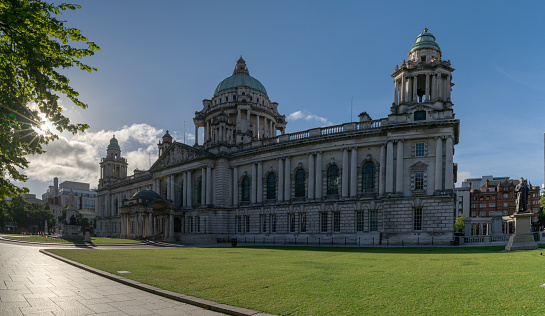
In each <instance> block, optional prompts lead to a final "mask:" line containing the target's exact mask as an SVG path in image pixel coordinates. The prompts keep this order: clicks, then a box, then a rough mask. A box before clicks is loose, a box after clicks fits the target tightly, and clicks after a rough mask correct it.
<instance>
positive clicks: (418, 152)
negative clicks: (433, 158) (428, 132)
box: [414, 142, 426, 157]
mask: <svg viewBox="0 0 545 316" xmlns="http://www.w3.org/2000/svg"><path fill="white" fill-rule="evenodd" d="M425 145H426V144H425V143H424V142H420V143H416V144H414V155H415V156H416V157H424V153H425V152H424V149H425V148H426V146H425Z"/></svg>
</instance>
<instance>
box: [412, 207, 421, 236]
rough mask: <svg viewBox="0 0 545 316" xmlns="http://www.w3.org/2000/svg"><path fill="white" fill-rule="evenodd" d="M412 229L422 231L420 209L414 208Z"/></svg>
mask: <svg viewBox="0 0 545 316" xmlns="http://www.w3.org/2000/svg"><path fill="white" fill-rule="evenodd" d="M413 229H414V230H422V208H421V207H415V208H414V209H413Z"/></svg>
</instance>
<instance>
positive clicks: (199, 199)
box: [97, 30, 459, 245]
mask: <svg viewBox="0 0 545 316" xmlns="http://www.w3.org/2000/svg"><path fill="white" fill-rule="evenodd" d="M453 70H454V69H453V68H451V67H450V61H442V60H441V50H440V49H439V46H438V45H437V44H436V43H435V37H433V35H432V34H431V33H428V32H427V30H424V32H423V33H422V34H420V35H419V36H418V37H417V40H416V43H415V44H414V45H413V47H412V49H411V51H410V53H409V60H408V61H403V63H402V65H401V66H396V68H395V71H394V73H393V75H392V77H393V78H394V92H395V96H394V102H393V103H392V105H391V106H390V113H389V115H388V117H386V118H382V119H377V120H373V119H371V117H370V116H369V115H368V114H367V113H365V112H364V113H361V114H360V116H359V118H360V120H359V122H350V123H345V124H341V125H337V126H328V127H320V128H314V129H310V130H306V131H301V132H296V133H292V134H286V133H285V127H286V124H287V122H286V120H285V116H284V115H280V114H279V113H278V104H277V103H275V102H271V101H270V100H269V97H268V95H267V92H266V90H265V88H264V87H263V86H262V85H261V83H260V82H259V81H258V80H257V79H255V78H253V77H251V76H250V75H249V71H248V69H247V67H246V63H245V62H244V60H243V59H242V58H241V59H239V61H238V62H237V66H236V68H235V71H234V72H233V75H232V76H231V77H228V78H226V79H225V80H223V81H222V82H221V83H220V84H219V85H218V87H217V88H216V91H215V92H214V96H213V97H212V99H211V100H204V101H203V108H202V110H200V111H197V112H195V119H194V122H195V134H196V137H195V138H196V142H195V145H194V146H188V145H186V144H182V143H178V142H176V141H173V140H172V137H171V136H170V135H169V134H168V131H167V133H166V134H165V136H163V139H162V142H159V154H160V156H159V158H158V160H157V161H156V162H155V163H154V164H153V166H152V167H151V168H150V170H148V171H145V172H139V173H138V174H135V175H134V176H131V177H127V176H126V174H123V172H118V173H115V172H113V171H112V170H111V168H113V167H112V166H113V165H114V164H113V163H110V164H109V165H108V164H106V163H105V161H104V160H103V162H102V163H101V165H102V166H103V171H102V177H101V180H100V184H99V188H98V190H97V191H98V194H99V203H98V206H99V218H101V219H102V220H103V223H104V225H102V224H99V228H98V230H99V234H102V235H105V236H106V235H109V236H121V235H122V234H121V232H123V236H127V237H146V236H136V235H135V234H134V233H131V232H130V230H128V229H127V228H123V227H119V229H118V228H117V227H116V226H115V225H117V224H116V223H120V225H121V221H120V220H119V217H120V215H119V214H120V213H119V210H118V209H119V207H120V206H121V204H120V203H123V200H127V199H129V198H130V197H131V196H133V195H134V194H136V193H137V192H139V191H141V190H153V191H155V192H157V193H158V194H159V195H160V196H161V198H163V199H166V200H169V201H171V202H172V209H171V210H170V216H166V217H164V220H165V221H167V222H169V224H166V225H155V223H153V227H161V228H159V229H163V228H162V227H169V229H171V230H173V231H169V232H167V233H166V234H165V236H169V238H170V239H174V238H176V239H180V240H182V241H186V242H189V241H197V240H201V241H204V240H208V241H209V240H216V239H221V240H223V239H225V238H232V237H236V238H239V239H241V238H242V239H248V238H250V239H252V238H256V239H257V240H259V241H260V242H275V241H276V240H283V241H284V242H297V240H299V241H301V242H302V241H307V242H309V243H322V242H331V243H342V242H343V241H344V242H345V243H351V244H371V243H373V244H379V243H381V244H389V245H390V244H392V245H393V244H411V243H423V244H424V243H437V244H447V243H449V242H450V241H451V240H452V239H453V223H454V216H455V194H454V182H455V176H454V175H455V172H456V170H455V164H454V162H453V155H454V145H455V144H457V143H458V137H459V121H458V120H457V119H455V117H454V113H453V110H452V106H453V104H452V102H451V99H450V96H451V94H450V91H451V86H452V85H453V84H452V83H451V77H452V76H451V73H452V71H453ZM199 128H202V133H201V135H200V136H201V137H202V145H200V144H199V131H200V130H199ZM114 140H115V138H113V139H112V141H114ZM116 144H117V141H116V140H115V144H114V145H112V143H111V144H110V145H111V147H112V150H110V146H109V149H108V152H107V156H108V157H111V155H112V154H118V155H117V156H115V155H114V158H113V159H114V160H115V159H118V160H119V163H118V165H119V167H118V168H119V170H126V161H124V159H123V158H122V157H121V155H120V150H119V151H117V147H118V146H117V147H116V146H115V145H116ZM114 149H115V153H114V152H113V150H114ZM157 220H158V219H154V221H157ZM131 222H134V223H135V225H143V223H142V222H141V221H139V220H138V218H136V217H130V218H129V219H128V220H124V221H123V223H124V224H123V225H133V224H130V223H131ZM125 223H128V224H125ZM170 223H174V224H170ZM138 231H142V230H138ZM157 232H158V231H153V234H155V233H157ZM150 234H151V232H150Z"/></svg>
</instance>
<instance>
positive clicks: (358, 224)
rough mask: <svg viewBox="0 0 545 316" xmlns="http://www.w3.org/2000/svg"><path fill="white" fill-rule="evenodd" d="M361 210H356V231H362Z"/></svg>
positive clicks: (362, 219)
mask: <svg viewBox="0 0 545 316" xmlns="http://www.w3.org/2000/svg"><path fill="white" fill-rule="evenodd" d="M363 215H364V214H363V211H356V231H357V232H362V231H363V228H364V226H363V225H364V218H363Z"/></svg>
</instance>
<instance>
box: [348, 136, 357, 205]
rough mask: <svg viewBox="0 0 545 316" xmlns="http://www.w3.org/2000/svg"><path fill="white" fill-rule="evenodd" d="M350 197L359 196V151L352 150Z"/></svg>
mask: <svg viewBox="0 0 545 316" xmlns="http://www.w3.org/2000/svg"><path fill="white" fill-rule="evenodd" d="M350 159H351V160H350V196H351V197H356V196H358V149H357V148H356V147H354V148H352V157H351V158H350Z"/></svg>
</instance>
